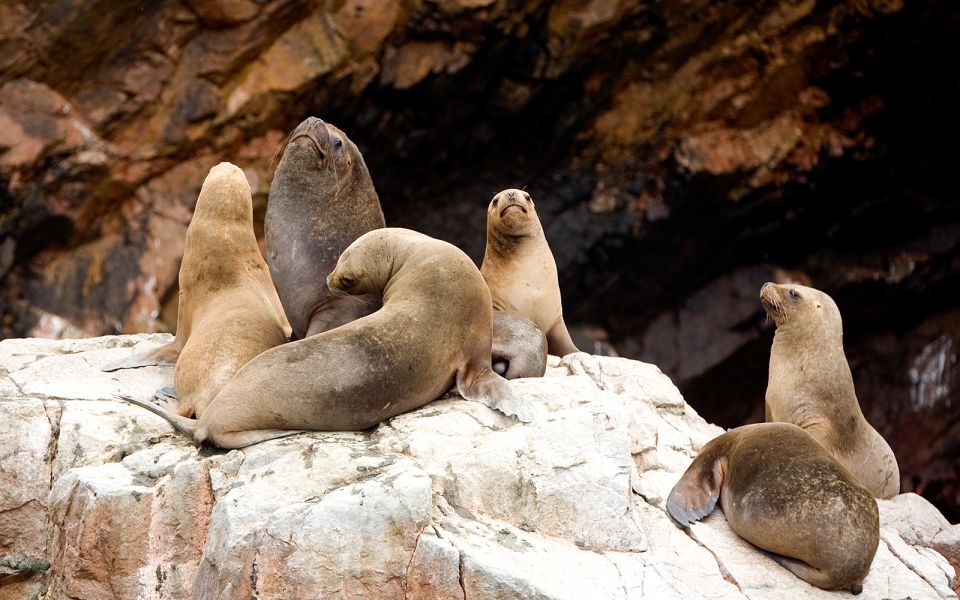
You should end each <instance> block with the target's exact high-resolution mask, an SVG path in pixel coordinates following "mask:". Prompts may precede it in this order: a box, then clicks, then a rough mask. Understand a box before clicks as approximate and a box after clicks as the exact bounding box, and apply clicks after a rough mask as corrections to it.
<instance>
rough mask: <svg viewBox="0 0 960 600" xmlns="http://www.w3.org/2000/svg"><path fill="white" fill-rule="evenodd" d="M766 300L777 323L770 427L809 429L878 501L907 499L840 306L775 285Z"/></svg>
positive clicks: (766, 290)
mask: <svg viewBox="0 0 960 600" xmlns="http://www.w3.org/2000/svg"><path fill="white" fill-rule="evenodd" d="M760 302H761V304H763V307H764V309H766V311H767V314H769V315H770V317H771V318H772V319H773V320H774V322H775V323H776V325H777V332H776V334H774V336H773V346H772V347H771V349H770V371H769V375H768V379H767V394H766V407H765V408H766V410H765V412H766V421H778V422H783V423H793V424H794V425H798V426H800V427H802V428H803V429H805V430H806V431H807V432H809V433H810V435H812V436H813V437H814V439H816V440H817V441H818V442H820V443H821V444H823V446H824V447H825V448H826V449H827V450H828V451H829V452H830V454H832V455H833V457H834V458H836V459H837V460H838V461H839V462H840V464H841V465H843V466H844V467H846V468H847V470H848V471H850V472H851V473H853V475H854V477H856V478H857V479H858V480H859V481H860V483H862V484H863V485H864V487H866V488H867V489H868V490H870V491H871V492H872V493H873V494H874V495H875V496H877V497H878V498H892V497H894V496H896V495H897V494H899V493H900V469H899V467H898V466H897V459H896V457H895V456H894V454H893V451H892V450H891V449H890V446H889V445H888V444H887V442H886V441H885V440H884V439H883V437H882V436H881V435H880V434H879V433H877V430H876V429H874V428H873V427H871V426H870V423H868V422H867V420H866V419H865V418H864V417H863V412H861V410H860V403H859V402H858V401H857V394H856V392H855V391H854V388H853V377H852V376H851V374H850V366H849V365H848V364H847V357H846V355H845V354H844V352H843V322H842V321H841V318H840V310H839V309H838V308H837V305H836V303H835V302H834V301H833V299H832V298H830V296H828V295H827V294H825V293H823V292H821V291H820V290H816V289H814V288H810V287H806V286H802V285H787V284H775V283H766V284H764V286H763V288H762V289H761V290H760Z"/></svg>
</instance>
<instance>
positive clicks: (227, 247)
mask: <svg viewBox="0 0 960 600" xmlns="http://www.w3.org/2000/svg"><path fill="white" fill-rule="evenodd" d="M179 282H180V298H179V304H178V308H177V334H176V337H175V338H174V340H173V342H171V343H170V344H167V345H166V346H161V347H160V348H158V349H157V350H155V351H154V352H152V353H149V354H147V355H144V356H141V357H136V356H135V357H132V358H131V359H127V361H126V366H128V367H129V366H130V364H131V363H135V362H137V361H138V360H139V361H140V362H141V363H145V364H156V363H154V362H152V361H153V360H154V359H157V358H158V357H163V356H167V357H171V358H174V360H175V361H176V368H175V369H174V372H173V384H174V388H175V390H176V398H177V412H178V413H179V414H180V415H183V416H188V417H189V416H194V415H196V416H200V415H202V414H203V411H204V409H205V408H206V407H207V405H208V404H209V403H210V401H211V400H213V398H214V396H216V395H217V393H218V392H219V391H220V388H222V387H223V385H224V384H225V383H226V382H227V381H228V380H229V379H230V378H231V377H233V375H234V373H236V372H237V369H239V368H240V367H242V366H243V365H244V364H245V363H246V362H247V361H249V360H250V359H251V358H253V357H254V356H256V355H258V354H260V353H261V352H263V351H265V350H268V349H270V348H273V347H274V346H277V345H279V344H282V343H283V342H284V341H286V337H287V332H288V331H289V327H290V326H289V325H288V324H287V320H286V317H284V314H283V307H282V306H281V305H280V299H279V298H278V297H277V292H276V290H275V289H274V287H273V282H272V281H271V280H270V272H269V270H268V269H267V264H266V262H264V260H263V256H261V255H260V249H259V248H258V247H257V239H256V236H255V235H254V233H253V201H252V199H251V196H250V185H249V184H248V183H247V178H246V176H245V175H244V174H243V171H242V170H241V169H240V168H239V167H237V166H236V165H232V164H230V163H227V162H223V163H220V164H219V165H217V166H215V167H213V168H212V169H210V173H209V174H208V175H207V177H206V179H204V181H203V187H202V188H201V189H200V196H199V197H198V198H197V205H196V208H195V209H194V211H193V217H192V218H191V219H190V225H189V226H188V227H187V235H186V243H185V245H184V252H183V261H182V262H181V264H180V275H179ZM121 362H122V361H121ZM108 366H110V365H108ZM114 366H115V365H114ZM137 366H142V365H137ZM104 369H105V370H107V367H104Z"/></svg>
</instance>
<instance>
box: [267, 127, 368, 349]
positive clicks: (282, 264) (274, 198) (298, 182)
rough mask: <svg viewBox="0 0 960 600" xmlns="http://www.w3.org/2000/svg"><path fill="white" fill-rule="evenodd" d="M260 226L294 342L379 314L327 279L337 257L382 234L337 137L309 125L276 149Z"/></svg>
mask: <svg viewBox="0 0 960 600" xmlns="http://www.w3.org/2000/svg"><path fill="white" fill-rule="evenodd" d="M281 153H282V157H281V159H280V162H279V164H278V165H277V170H276V172H275V173H274V175H273V182H272V184H271V185H270V197H269V200H268V202H267V212H266V216H265V218H264V237H265V238H266V244H267V251H266V255H267V264H269V265H270V274H271V275H272V276H273V281H274V283H275V284H276V286H277V291H278V292H279V294H280V301H281V302H282V303H283V308H284V310H285V311H286V314H287V318H288V319H289V320H290V325H291V326H292V327H293V335H294V337H295V338H297V339H303V338H305V337H307V336H310V335H314V334H316V333H320V332H322V331H327V330H329V329H333V328H334V327H338V326H340V325H343V324H344V323H349V322H350V321H352V320H354V319H357V318H359V317H362V316H364V315H367V314H370V313H372V312H373V311H375V310H376V309H377V308H379V303H378V301H377V299H376V298H375V297H373V296H370V295H367V296H362V297H361V296H342V295H337V294H334V293H332V292H331V291H330V290H329V289H328V288H327V283H326V281H327V275H328V274H329V273H330V271H331V270H332V269H333V267H334V265H336V264H337V258H338V257H339V256H340V254H341V253H342V252H343V250H344V249H345V248H346V247H347V246H349V245H350V243H351V242H353V240H355V239H357V238H358V237H360V236H361V235H363V234H364V233H366V232H368V231H370V230H372V229H378V228H380V227H383V226H384V221H383V211H382V210H381V209H380V200H379V199H378V197H377V192H376V190H374V187H373V181H372V180H371V179H370V173H369V171H368V170H367V165H366V163H364V161H363V156H362V155H361V154H360V151H359V150H358V149H357V146H356V145H355V144H354V143H353V142H352V141H350V139H349V138H348V137H347V136H346V134H344V133H343V132H342V131H340V130H339V129H337V128H336V127H334V126H333V125H330V124H329V123H324V122H323V121H321V120H320V119H317V118H315V117H309V118H308V119H306V120H305V121H303V122H302V123H300V125H298V126H297V127H296V129H294V130H293V131H292V132H291V133H290V135H289V136H287V139H286V140H285V141H284V143H283V146H282V148H281Z"/></svg>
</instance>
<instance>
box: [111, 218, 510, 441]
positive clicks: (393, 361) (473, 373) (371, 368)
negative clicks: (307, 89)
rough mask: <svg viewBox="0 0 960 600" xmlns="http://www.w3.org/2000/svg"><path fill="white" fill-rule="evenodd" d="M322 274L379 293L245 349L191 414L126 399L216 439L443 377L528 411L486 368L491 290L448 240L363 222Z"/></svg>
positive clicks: (281, 425)
mask: <svg viewBox="0 0 960 600" xmlns="http://www.w3.org/2000/svg"><path fill="white" fill-rule="evenodd" d="M327 284H328V285H329V286H330V289H332V290H334V291H335V293H350V294H369V295H373V296H374V297H376V298H382V299H383V307H382V308H381V309H380V310H378V311H377V312H375V313H373V314H371V315H367V316H366V317H362V318H360V319H357V320H356V321H352V322H350V323H347V324H346V325H343V326H341V327H338V328H336V329H332V330H330V331H327V332H324V333H320V334H317V335H314V336H311V337H308V338H306V339H303V340H299V341H296V342H291V343H289V344H284V345H282V346H278V347H276V348H273V349H271V350H268V351H267V352H264V353H263V354H261V355H260V356H258V357H257V358H255V359H253V360H251V361H250V362H249V363H247V364H246V365H245V366H244V367H243V368H241V369H240V370H239V371H238V372H237V374H236V375H235V376H234V378H233V379H232V380H231V381H230V382H229V383H228V384H227V385H226V386H224V388H223V389H222V390H221V391H220V394H219V395H218V396H217V397H216V398H214V400H213V402H212V403H211V404H210V406H209V407H208V408H207V410H206V411H205V412H204V413H203V415H202V416H201V417H200V419H199V420H198V421H194V420H191V419H184V418H183V417H178V416H176V415H172V414H170V413H169V412H166V411H164V410H163V409H161V408H159V407H157V406H155V405H153V404H150V403H148V402H144V401H142V400H137V399H132V398H127V399H128V400H131V401H132V402H134V403H135V404H138V405H139V406H143V407H144V408H147V409H148V410H151V411H153V412H155V413H157V414H160V415H161V416H163V417H164V418H165V419H167V420H169V421H170V422H171V423H173V424H174V425H175V426H176V427H177V428H178V429H179V430H180V431H183V432H184V433H187V434H188V435H191V436H192V437H193V439H194V440H195V441H196V442H198V443H199V442H203V441H209V442H210V443H212V444H214V445H216V446H220V447H222V448H242V447H244V446H249V445H250V444H255V443H258V442H261V441H264V440H269V439H273V438H277V437H282V436H285V435H290V434H291V433H295V432H296V431H290V430H321V431H334V430H335V431H355V430H362V429H367V428H370V427H373V426H374V425H376V424H377V423H379V422H381V421H383V420H384V419H388V418H390V417H393V416H395V415H398V414H400V413H403V412H407V411H410V410H413V409H415V408H418V407H420V406H423V405H424V404H426V403H428V402H430V401H431V400H434V399H436V398H438V397H439V396H441V395H442V394H443V393H444V392H445V391H447V390H448V389H449V388H450V387H451V386H452V385H456V387H457V389H458V391H459V393H460V395H461V396H463V397H464V398H466V399H469V400H477V401H481V402H483V403H485V404H487V405H488V406H491V407H494V408H498V409H500V410H502V411H504V412H506V413H508V414H518V413H521V414H519V415H518V416H520V417H521V418H522V419H527V418H529V417H527V416H526V415H525V414H522V413H525V410H524V407H523V406H522V405H521V404H520V402H519V400H518V398H517V397H516V396H515V395H514V393H513V391H512V390H511V389H510V386H509V384H508V383H507V381H506V380H505V379H503V378H502V377H500V376H499V375H497V374H496V373H494V372H493V371H492V370H491V368H490V349H491V312H492V309H491V303H490V292H489V291H488V290H487V286H486V284H485V283H484V281H483V278H482V277H481V276H480V272H479V271H478V270H477V267H476V266H475V265H474V264H473V262H471V261H470V259H469V257H467V255H466V254H464V253H463V252H462V251H461V250H459V249H458V248H456V247H455V246H452V245H450V244H448V243H446V242H443V241H440V240H435V239H433V238H430V237H428V236H425V235H423V234H420V233H417V232H414V231H410V230H408V229H378V230H374V231H371V232H369V233H367V234H364V235H362V236H361V237H360V238H358V239H357V240H356V241H355V242H353V243H352V244H351V245H350V246H349V247H348V248H347V249H346V250H345V251H344V253H343V255H342V256H341V257H340V260H339V261H338V263H337V266H336V268H335V269H334V270H333V271H332V272H331V273H330V275H329V276H328V278H327Z"/></svg>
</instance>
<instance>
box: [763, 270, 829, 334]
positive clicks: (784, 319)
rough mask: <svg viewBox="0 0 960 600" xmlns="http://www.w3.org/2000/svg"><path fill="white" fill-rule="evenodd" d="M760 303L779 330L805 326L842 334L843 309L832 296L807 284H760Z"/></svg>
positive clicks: (821, 331) (809, 330)
mask: <svg viewBox="0 0 960 600" xmlns="http://www.w3.org/2000/svg"><path fill="white" fill-rule="evenodd" d="M760 304H762V305H763V308H764V310H766V311H767V314H768V315H770V318H771V319H773V322H774V323H776V325H777V331H778V332H779V331H783V330H791V331H796V330H803V331H807V332H813V333H818V334H821V335H826V336H828V337H842V335H843V322H842V320H841V318H840V309H839V308H837V304H836V303H835V302H834V301H833V298H831V297H830V296H828V295H827V294H825V293H823V292H821V291H820V290H817V289H814V288H812V287H807V286H805V285H797V284H785V283H771V282H767V283H765V284H763V287H761V288H760Z"/></svg>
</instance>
